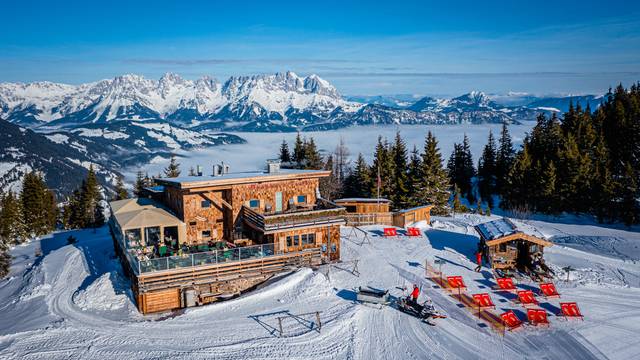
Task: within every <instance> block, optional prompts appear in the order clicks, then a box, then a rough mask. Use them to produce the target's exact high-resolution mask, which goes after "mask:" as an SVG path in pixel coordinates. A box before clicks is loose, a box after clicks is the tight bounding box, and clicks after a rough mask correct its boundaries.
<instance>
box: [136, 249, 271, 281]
mask: <svg viewBox="0 0 640 360" xmlns="http://www.w3.org/2000/svg"><path fill="white" fill-rule="evenodd" d="M274 255H275V250H274V244H264V245H255V246H246V247H239V248H234V249H228V250H213V251H206V252H199V253H192V254H184V255H182V256H167V257H161V258H156V259H148V260H139V259H136V258H135V256H130V257H129V259H130V260H133V262H132V263H131V265H132V267H134V268H136V267H137V270H138V274H144V273H149V272H154V271H163V270H171V269H181V268H189V267H194V266H204V265H215V264H223V263H230V262H236V261H245V260H251V259H260V258H264V257H268V256H274ZM135 270H136V269H134V271H135Z"/></svg>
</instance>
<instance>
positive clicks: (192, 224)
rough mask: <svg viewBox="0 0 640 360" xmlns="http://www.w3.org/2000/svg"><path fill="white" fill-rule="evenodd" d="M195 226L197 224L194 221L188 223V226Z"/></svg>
mask: <svg viewBox="0 0 640 360" xmlns="http://www.w3.org/2000/svg"><path fill="white" fill-rule="evenodd" d="M196 225H197V223H196V222H195V221H190V222H189V226H196Z"/></svg>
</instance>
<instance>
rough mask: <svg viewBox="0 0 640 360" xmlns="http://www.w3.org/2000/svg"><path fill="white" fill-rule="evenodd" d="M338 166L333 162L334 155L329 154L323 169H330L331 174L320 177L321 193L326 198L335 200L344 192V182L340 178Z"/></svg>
mask: <svg viewBox="0 0 640 360" xmlns="http://www.w3.org/2000/svg"><path fill="white" fill-rule="evenodd" d="M336 169H337V168H336V166H335V164H334V163H333V156H332V155H329V156H327V159H326V161H325V163H324V166H323V170H330V171H331V175H330V176H329V177H324V178H322V179H320V194H322V197H323V198H324V199H328V200H333V199H337V198H339V197H340V194H341V193H342V182H341V181H340V179H338V174H337V171H336Z"/></svg>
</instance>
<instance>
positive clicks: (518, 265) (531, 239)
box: [475, 218, 553, 277]
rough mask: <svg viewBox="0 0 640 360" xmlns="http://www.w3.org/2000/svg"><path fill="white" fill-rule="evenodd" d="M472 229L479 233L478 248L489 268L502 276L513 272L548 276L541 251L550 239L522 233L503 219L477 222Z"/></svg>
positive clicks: (549, 243) (547, 269)
mask: <svg viewBox="0 0 640 360" xmlns="http://www.w3.org/2000/svg"><path fill="white" fill-rule="evenodd" d="M475 229H476V231H477V232H478V234H480V244H479V249H480V250H481V251H482V253H483V255H484V257H485V259H487V260H488V262H489V265H490V266H491V268H492V269H494V270H496V271H498V272H501V273H504V274H505V275H509V274H512V273H514V272H515V271H520V272H523V273H525V274H528V275H530V276H532V277H542V276H546V275H548V273H549V271H550V270H549V268H548V267H547V266H546V265H545V263H544V259H543V252H544V248H545V247H547V246H552V245H553V243H552V242H550V241H547V240H545V239H543V238H541V237H538V236H534V235H530V234H526V233H524V232H523V231H521V230H520V229H518V227H517V226H516V225H515V224H514V223H513V222H511V221H509V220H508V219H505V218H503V219H499V220H493V221H489V222H486V223H483V224H480V225H476V226H475Z"/></svg>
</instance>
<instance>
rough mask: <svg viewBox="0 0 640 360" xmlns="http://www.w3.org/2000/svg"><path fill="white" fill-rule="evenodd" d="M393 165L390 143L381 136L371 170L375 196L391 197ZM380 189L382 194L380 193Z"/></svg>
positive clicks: (372, 189)
mask: <svg viewBox="0 0 640 360" xmlns="http://www.w3.org/2000/svg"><path fill="white" fill-rule="evenodd" d="M393 167H394V166H393V162H392V159H391V154H390V150H389V144H388V143H387V141H386V140H383V138H382V136H379V137H378V143H377V144H376V149H375V153H374V155H373V163H372V164H371V170H370V173H371V180H372V181H371V185H370V188H371V193H372V194H373V195H374V196H375V197H378V195H379V196H380V197H387V198H388V197H390V195H391V192H392V181H391V179H392V176H393ZM378 190H379V193H380V194H378Z"/></svg>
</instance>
